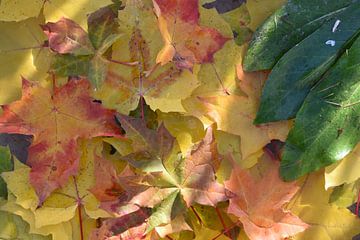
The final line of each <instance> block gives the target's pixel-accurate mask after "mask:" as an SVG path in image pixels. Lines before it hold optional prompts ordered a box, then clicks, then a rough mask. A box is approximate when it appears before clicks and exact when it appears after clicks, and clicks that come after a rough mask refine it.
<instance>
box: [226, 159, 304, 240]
mask: <svg viewBox="0 0 360 240" xmlns="http://www.w3.org/2000/svg"><path fill="white" fill-rule="evenodd" d="M225 187H226V188H227V189H228V190H230V191H231V192H233V193H235V194H236V197H234V198H231V199H230V204H229V208H228V213H231V214H234V215H235V216H237V217H238V218H239V221H240V222H241V223H242V224H243V226H244V230H245V232H246V234H247V235H248V237H249V238H250V239H251V240H264V239H272V240H281V239H284V238H286V237H289V236H293V235H295V234H297V233H299V232H302V231H304V230H305V229H306V228H307V227H308V225H307V224H306V223H304V222H302V221H301V219H300V218H298V217H297V216H295V215H293V214H292V213H291V212H289V211H287V210H285V209H284V204H285V203H288V202H289V201H290V200H291V198H292V197H293V196H294V195H295V193H296V192H297V191H298V190H299V187H297V186H296V182H283V181H282V180H281V179H280V177H279V162H277V161H273V160H272V162H271V164H270V166H269V168H268V169H267V171H266V173H265V174H264V175H263V176H262V177H261V178H260V179H256V177H254V176H252V175H251V174H250V172H249V171H245V170H242V169H241V168H239V167H238V166H236V165H235V164H234V166H233V170H232V174H231V176H230V179H229V180H228V181H226V182H225Z"/></svg>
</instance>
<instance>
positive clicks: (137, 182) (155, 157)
mask: <svg viewBox="0 0 360 240" xmlns="http://www.w3.org/2000/svg"><path fill="white" fill-rule="evenodd" d="M134 121H136V120H134ZM138 121H141V120H138ZM120 122H121V124H122V126H123V125H124V120H122V119H121V118H120ZM127 123H129V121H128V122H127ZM132 128H135V129H136V127H135V124H133V125H132ZM128 129H130V128H129V127H128ZM165 130H166V129H165V128H164V130H163V131H165ZM157 135H160V136H162V135H165V136H166V134H165V133H157ZM128 137H129V138H130V139H131V138H132V137H131V134H130V135H129V136H128ZM148 139H151V138H148ZM158 139H166V138H163V137H159V138H158ZM153 142H157V145H160V147H158V148H157V149H159V148H160V149H170V148H167V147H166V146H168V143H167V141H153ZM147 145H149V143H147ZM173 151H174V150H173ZM163 153H168V154H163ZM122 158H123V159H125V160H127V161H128V162H129V163H130V164H131V165H132V166H134V167H136V168H138V169H140V170H142V171H143V172H145V173H146V174H141V175H139V176H138V177H135V178H133V179H132V180H131V181H132V182H133V186H134V188H138V189H140V191H139V192H138V194H136V195H135V196H134V197H133V198H132V199H131V200H130V202H131V203H133V204H136V205H139V206H142V207H150V208H154V210H153V213H152V215H151V216H150V218H149V226H148V230H147V231H150V230H151V229H153V228H155V227H157V226H159V225H162V224H168V223H169V222H170V221H171V220H172V219H173V218H174V217H175V216H177V215H178V214H181V213H182V212H184V210H183V209H184V208H185V204H186V206H187V207H190V206H191V205H192V204H194V203H200V204H204V205H210V206H215V205H216V204H217V203H218V202H221V201H225V200H227V199H228V196H227V195H226V193H225V189H224V187H223V185H221V184H219V183H218V182H216V178H215V170H216V169H217V166H218V164H219V163H218V162H217V159H218V158H217V152H216V147H215V145H214V139H213V133H212V128H208V130H207V134H206V136H205V138H204V139H203V140H202V141H201V142H200V143H199V144H198V145H196V146H195V147H194V149H193V150H192V151H191V153H189V154H188V156H186V157H185V158H184V157H182V156H181V155H179V154H175V153H174V152H172V154H170V152H168V151H163V150H160V151H158V150H157V151H152V150H151V149H150V151H146V152H144V151H141V152H137V153H134V154H131V155H130V156H125V157H122ZM183 201H185V203H183Z"/></svg>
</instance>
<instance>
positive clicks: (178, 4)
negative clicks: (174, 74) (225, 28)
mask: <svg viewBox="0 0 360 240" xmlns="http://www.w3.org/2000/svg"><path fill="white" fill-rule="evenodd" d="M153 2H154V8H155V12H156V15H157V16H158V21H159V28H160V31H161V33H162V36H163V40H164V43H165V46H164V48H163V49H162V50H161V52H160V53H159V55H158V57H157V62H158V63H161V64H162V65H163V64H165V63H168V62H170V61H174V62H175V64H176V66H177V67H179V68H186V69H192V68H193V65H194V64H201V63H210V62H213V54H214V53H215V52H217V51H218V50H219V49H221V48H222V47H223V45H224V44H225V43H226V42H227V41H228V40H229V39H230V38H227V37H224V36H223V35H221V34H220V33H219V32H218V31H217V30H216V29H213V28H208V27H202V26H200V25H199V17H200V13H199V10H198V9H199V6H198V5H199V2H198V0H187V1H179V0H171V1H164V0H154V1H153Z"/></svg>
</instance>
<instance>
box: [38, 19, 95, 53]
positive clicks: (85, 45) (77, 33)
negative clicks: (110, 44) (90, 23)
mask: <svg viewBox="0 0 360 240" xmlns="http://www.w3.org/2000/svg"><path fill="white" fill-rule="evenodd" d="M42 29H43V31H44V32H45V34H46V35H47V37H48V39H49V47H50V48H51V50H53V51H55V52H57V53H61V54H66V53H72V54H74V55H89V54H93V53H94V51H95V49H94V48H93V46H92V44H91V42H90V39H89V37H88V34H87V32H85V30H84V29H82V28H81V27H80V26H79V25H78V24H77V23H75V22H74V21H72V20H70V19H67V18H61V19H60V20H59V21H57V22H55V23H53V22H48V23H46V24H45V25H43V26H42Z"/></svg>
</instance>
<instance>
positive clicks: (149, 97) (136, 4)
mask: <svg viewBox="0 0 360 240" xmlns="http://www.w3.org/2000/svg"><path fill="white" fill-rule="evenodd" d="M119 25H120V29H119V30H120V31H121V32H122V33H123V34H122V36H121V37H120V39H119V41H118V42H116V43H115V44H114V46H113V54H112V58H113V59H114V60H116V61H122V62H129V61H131V62H138V63H139V64H138V65H136V66H134V67H129V66H124V65H120V64H114V63H112V64H110V67H109V76H108V79H107V80H106V81H105V83H104V84H103V86H102V88H101V89H99V91H98V92H97V93H96V98H98V99H101V100H102V102H103V104H104V105H105V106H106V107H108V108H113V109H116V110H118V111H119V112H121V113H124V114H128V113H129V112H130V111H131V110H134V109H135V108H136V107H137V106H138V103H139V100H140V97H141V96H143V97H144V99H145V100H146V103H147V104H148V105H149V106H150V108H151V109H153V110H156V109H159V110H161V111H162V112H170V111H173V112H184V108H183V106H182V105H181V100H182V99H185V98H187V97H188V96H189V95H190V94H191V91H192V90H193V89H194V88H196V87H197V85H198V81H197V78H196V74H197V72H198V67H195V68H194V70H193V73H191V72H190V71H181V70H178V69H176V67H175V66H174V64H172V63H169V64H166V65H164V66H158V65H156V56H157V54H158V52H159V51H160V49H161V48H162V45H163V43H162V37H161V34H160V32H159V29H158V28H157V19H156V17H155V15H154V12H153V6H152V3H151V1H136V0H130V1H128V2H127V4H126V7H125V9H124V10H123V11H121V14H119Z"/></svg>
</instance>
